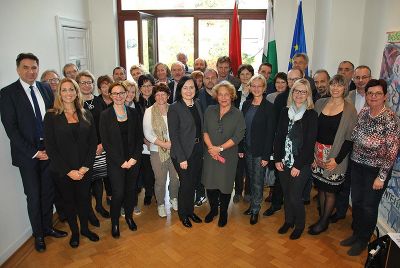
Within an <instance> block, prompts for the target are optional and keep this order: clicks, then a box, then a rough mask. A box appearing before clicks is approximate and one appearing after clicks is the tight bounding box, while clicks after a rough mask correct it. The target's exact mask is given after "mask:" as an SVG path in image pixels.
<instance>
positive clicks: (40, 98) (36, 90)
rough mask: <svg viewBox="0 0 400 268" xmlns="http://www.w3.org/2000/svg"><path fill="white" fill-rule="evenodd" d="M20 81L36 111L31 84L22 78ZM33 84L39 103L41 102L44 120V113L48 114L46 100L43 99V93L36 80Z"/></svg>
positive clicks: (40, 106)
mask: <svg viewBox="0 0 400 268" xmlns="http://www.w3.org/2000/svg"><path fill="white" fill-rule="evenodd" d="M19 81H20V82H21V85H22V87H23V88H24V91H25V93H26V96H27V97H28V99H29V101H30V102H31V105H32V109H33V112H35V106H34V105H33V100H32V96H31V89H30V88H29V87H30V85H29V84H27V83H25V82H24V81H22V80H21V79H19ZM32 86H33V91H34V92H35V95H36V99H37V101H38V104H39V109H40V113H41V116H42V120H43V118H44V115H45V114H46V105H45V104H44V100H43V97H42V94H40V91H39V89H38V87H37V85H36V82H35V83H33V85H32ZM35 115H36V114H35Z"/></svg>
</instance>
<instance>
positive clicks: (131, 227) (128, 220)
mask: <svg viewBox="0 0 400 268" xmlns="http://www.w3.org/2000/svg"><path fill="white" fill-rule="evenodd" d="M125 221H126V223H127V224H128V227H129V230H131V231H136V230H137V225H136V223H135V222H134V220H133V219H132V218H125Z"/></svg>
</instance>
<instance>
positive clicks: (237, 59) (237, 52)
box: [229, 0, 242, 76]
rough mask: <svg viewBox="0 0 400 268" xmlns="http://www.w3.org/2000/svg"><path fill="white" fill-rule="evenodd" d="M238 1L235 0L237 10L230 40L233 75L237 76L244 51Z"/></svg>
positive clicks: (233, 17)
mask: <svg viewBox="0 0 400 268" xmlns="http://www.w3.org/2000/svg"><path fill="white" fill-rule="evenodd" d="M238 2H239V1H238V0H235V8H234V9H233V15H232V28H231V36H230V40H229V58H230V59H231V68H232V72H233V74H234V75H235V76H236V74H237V70H238V68H239V66H240V64H242V50H241V46H240V43H241V42H240V41H241V40H240V30H239V16H238Z"/></svg>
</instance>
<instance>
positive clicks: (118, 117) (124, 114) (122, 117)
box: [113, 105, 126, 120]
mask: <svg viewBox="0 0 400 268" xmlns="http://www.w3.org/2000/svg"><path fill="white" fill-rule="evenodd" d="M113 108H114V112H115V115H116V116H117V119H120V120H124V119H125V118H126V106H125V105H124V113H123V114H122V115H119V114H118V113H117V111H116V110H115V107H113Z"/></svg>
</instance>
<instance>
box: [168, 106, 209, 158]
mask: <svg viewBox="0 0 400 268" xmlns="http://www.w3.org/2000/svg"><path fill="white" fill-rule="evenodd" d="M195 106H196V108H197V111H198V112H199V116H200V121H201V133H203V113H202V110H201V106H200V103H199V102H198V101H195ZM168 130H169V137H170V139H171V157H172V158H175V159H176V160H177V161H178V163H181V162H183V161H186V160H188V159H189V157H190V155H191V154H192V152H193V148H194V144H195V138H196V125H195V122H194V119H193V116H192V114H191V113H190V111H189V108H188V107H187V106H186V104H185V103H184V102H183V101H176V102H174V103H173V104H171V105H170V106H169V109H168Z"/></svg>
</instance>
